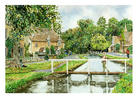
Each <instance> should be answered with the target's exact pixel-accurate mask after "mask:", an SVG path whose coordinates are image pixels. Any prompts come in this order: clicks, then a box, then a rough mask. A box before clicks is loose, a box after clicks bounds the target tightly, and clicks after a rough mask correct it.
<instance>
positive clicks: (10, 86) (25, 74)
mask: <svg viewBox="0 0 137 98" xmlns="http://www.w3.org/2000/svg"><path fill="white" fill-rule="evenodd" d="M85 62H86V61H70V62H68V65H69V66H68V67H69V70H71V69H73V68H75V67H78V66H80V65H81V64H84V63H85ZM61 63H63V62H54V63H53V66H54V67H55V66H58V65H60V64H61ZM25 65H27V67H22V68H6V75H5V80H6V85H5V88H6V89H5V92H6V93H14V92H16V91H17V90H18V89H21V88H22V87H26V86H27V85H28V83H29V82H30V81H33V80H36V79H39V78H42V77H44V76H47V75H50V74H51V73H44V72H32V71H33V70H39V69H43V70H44V69H50V68H51V62H44V63H33V64H25ZM54 71H66V64H64V65H62V66H61V67H59V68H57V69H56V70H54Z"/></svg>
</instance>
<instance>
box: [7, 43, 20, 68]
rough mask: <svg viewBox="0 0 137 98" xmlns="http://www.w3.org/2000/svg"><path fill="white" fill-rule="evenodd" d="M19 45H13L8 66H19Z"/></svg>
mask: <svg viewBox="0 0 137 98" xmlns="http://www.w3.org/2000/svg"><path fill="white" fill-rule="evenodd" d="M19 49H20V47H19V45H17V44H16V45H14V47H13V59H14V60H13V61H12V63H11V65H10V67H14V68H15V67H21V64H20V52H19Z"/></svg>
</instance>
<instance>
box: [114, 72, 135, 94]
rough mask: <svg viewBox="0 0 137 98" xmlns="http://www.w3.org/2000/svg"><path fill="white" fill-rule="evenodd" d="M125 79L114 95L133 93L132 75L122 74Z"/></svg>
mask: <svg viewBox="0 0 137 98" xmlns="http://www.w3.org/2000/svg"><path fill="white" fill-rule="evenodd" d="M121 75H123V77H122V78H121V79H120V80H119V81H118V83H117V84H116V86H115V88H114V90H113V91H112V93H132V74H121Z"/></svg>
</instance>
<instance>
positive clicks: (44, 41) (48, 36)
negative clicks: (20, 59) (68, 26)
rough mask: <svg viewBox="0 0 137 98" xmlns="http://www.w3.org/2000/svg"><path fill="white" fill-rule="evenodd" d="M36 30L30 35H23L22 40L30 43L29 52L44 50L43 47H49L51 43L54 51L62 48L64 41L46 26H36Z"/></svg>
mask: <svg viewBox="0 0 137 98" xmlns="http://www.w3.org/2000/svg"><path fill="white" fill-rule="evenodd" d="M36 30H37V31H38V33H37V32H34V33H32V34H31V36H28V37H25V38H24V42H25V43H26V44H30V46H29V50H28V51H29V53H33V54H35V52H36V51H37V52H39V53H41V52H46V50H45V48H46V47H48V48H49V49H50V48H51V45H53V46H54V47H55V51H56V53H57V54H58V51H60V49H61V48H64V41H63V40H62V39H61V38H60V36H59V35H58V34H57V33H56V32H55V31H54V30H52V29H51V30H49V29H48V28H41V30H40V29H39V28H36Z"/></svg>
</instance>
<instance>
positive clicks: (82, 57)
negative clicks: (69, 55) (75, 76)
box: [78, 54, 89, 59]
mask: <svg viewBox="0 0 137 98" xmlns="http://www.w3.org/2000/svg"><path fill="white" fill-rule="evenodd" d="M86 55H89V54H80V55H78V56H79V58H80V59H88V58H87V57H84V56H86Z"/></svg>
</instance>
